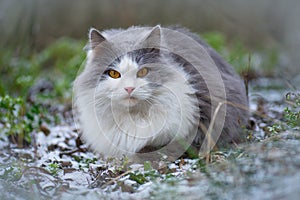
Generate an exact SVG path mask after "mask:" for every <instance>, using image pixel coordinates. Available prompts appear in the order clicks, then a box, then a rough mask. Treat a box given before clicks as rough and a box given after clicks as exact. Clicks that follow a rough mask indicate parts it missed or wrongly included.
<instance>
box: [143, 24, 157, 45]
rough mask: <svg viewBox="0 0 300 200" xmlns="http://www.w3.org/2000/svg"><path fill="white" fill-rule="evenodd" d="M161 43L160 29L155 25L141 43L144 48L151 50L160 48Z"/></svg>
mask: <svg viewBox="0 0 300 200" xmlns="http://www.w3.org/2000/svg"><path fill="white" fill-rule="evenodd" d="M160 43H161V27H160V25H156V26H155V27H153V28H152V29H151V31H150V33H148V34H147V35H146V37H145V39H144V41H143V44H144V46H146V47H151V48H158V49H159V48H160Z"/></svg>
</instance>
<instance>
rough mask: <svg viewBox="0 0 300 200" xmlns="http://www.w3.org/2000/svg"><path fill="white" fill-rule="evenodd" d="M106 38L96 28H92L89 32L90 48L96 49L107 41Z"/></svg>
mask: <svg viewBox="0 0 300 200" xmlns="http://www.w3.org/2000/svg"><path fill="white" fill-rule="evenodd" d="M105 40H106V39H105V37H104V36H103V35H102V34H101V33H100V32H99V31H98V30H97V29H95V28H91V29H90V31H89V42H90V43H89V47H90V49H94V48H95V47H96V46H97V45H99V44H100V43H101V42H103V41H105Z"/></svg>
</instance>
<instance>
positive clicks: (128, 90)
mask: <svg viewBox="0 0 300 200" xmlns="http://www.w3.org/2000/svg"><path fill="white" fill-rule="evenodd" d="M124 89H125V90H126V92H128V94H131V93H132V91H133V90H134V89H135V88H134V87H126V88H124Z"/></svg>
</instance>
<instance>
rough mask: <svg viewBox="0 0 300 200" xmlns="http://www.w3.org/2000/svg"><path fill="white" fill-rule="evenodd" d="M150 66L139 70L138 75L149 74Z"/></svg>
mask: <svg viewBox="0 0 300 200" xmlns="http://www.w3.org/2000/svg"><path fill="white" fill-rule="evenodd" d="M148 71H149V70H148V68H146V67H144V68H142V69H140V70H139V71H138V72H137V77H140V78H141V77H144V76H146V75H147V74H148Z"/></svg>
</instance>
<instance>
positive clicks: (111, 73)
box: [107, 69, 121, 79]
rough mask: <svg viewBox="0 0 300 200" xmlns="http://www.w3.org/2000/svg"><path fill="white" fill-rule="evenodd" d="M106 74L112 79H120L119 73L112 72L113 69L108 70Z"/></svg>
mask: <svg viewBox="0 0 300 200" xmlns="http://www.w3.org/2000/svg"><path fill="white" fill-rule="evenodd" d="M107 74H108V75H109V76H110V77H112V78H115V79H116V78H120V77H121V74H120V72H118V71H116V70H113V69H110V70H108V72H107Z"/></svg>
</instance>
